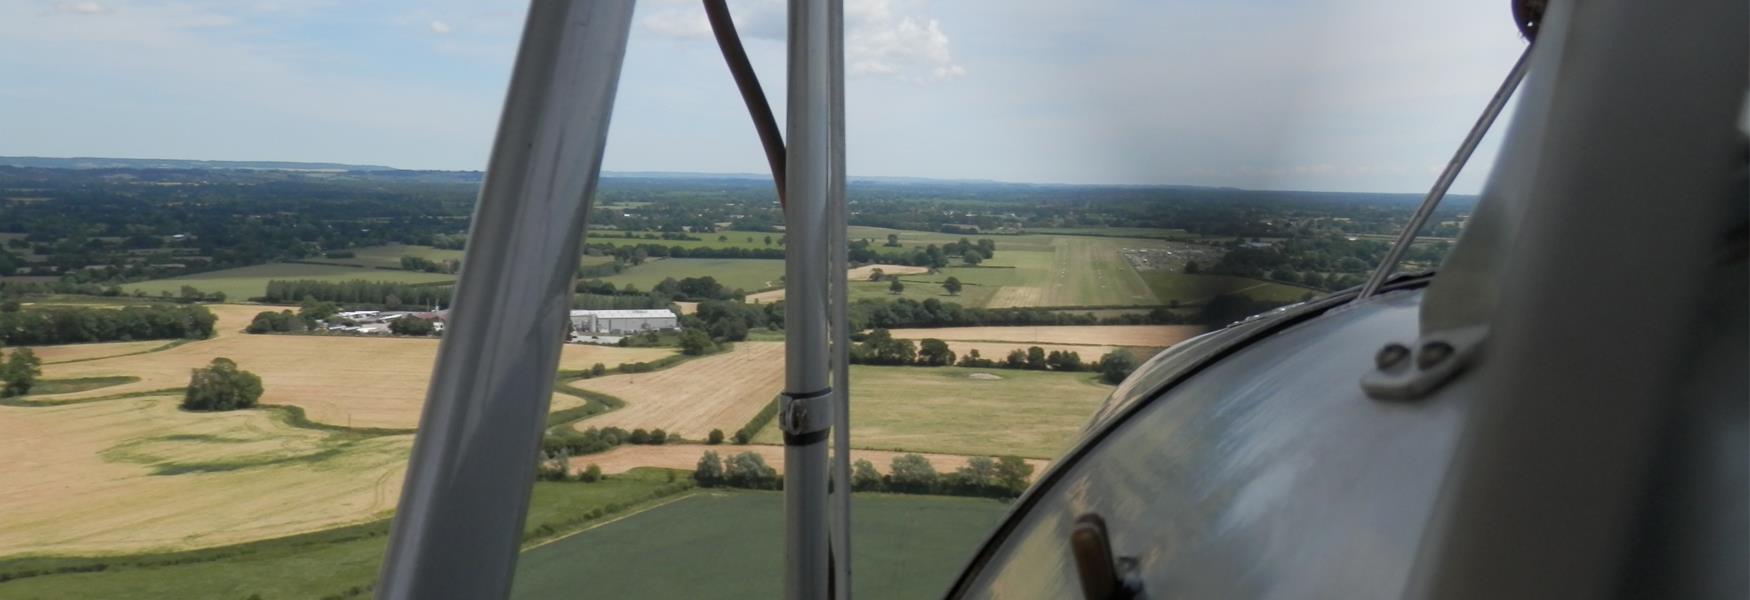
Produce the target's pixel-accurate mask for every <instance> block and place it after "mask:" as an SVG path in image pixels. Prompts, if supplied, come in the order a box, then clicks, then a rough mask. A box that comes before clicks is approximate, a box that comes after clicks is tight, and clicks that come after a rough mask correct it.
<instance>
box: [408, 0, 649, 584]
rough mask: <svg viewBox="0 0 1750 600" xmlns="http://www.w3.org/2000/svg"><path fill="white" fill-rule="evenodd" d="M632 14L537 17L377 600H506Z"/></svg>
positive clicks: (595, 9) (620, 9) (612, 0)
mask: <svg viewBox="0 0 1750 600" xmlns="http://www.w3.org/2000/svg"><path fill="white" fill-rule="evenodd" d="M632 4H633V3H632V0H599V1H595V2H576V3H572V2H533V3H532V4H531V5H530V7H529V16H528V21H527V23H526V24H525V25H524V29H523V36H522V45H521V47H520V49H519V50H518V51H517V58H516V66H515V68H514V69H513V71H512V73H511V79H510V89H509V91H508V92H507V93H506V95H505V101H504V113H503V116H502V117H501V118H500V120H499V124H498V135H497V137H496V139H495V140H494V141H493V145H492V158H491V160H490V162H488V163H487V166H486V179H485V181H484V182H483V183H482V184H481V187H480V202H479V203H478V204H477V205H476V206H475V207H474V218H473V225H472V227H471V229H470V230H469V241H468V249H467V254H466V255H465V257H464V259H463V264H465V265H468V266H467V268H465V269H463V270H462V274H461V277H460V280H459V281H458V282H457V284H456V292H455V300H454V301H453V303H452V305H451V314H452V315H453V318H452V319H451V320H450V323H451V327H450V329H449V331H446V332H445V335H444V339H443V343H442V344H440V345H439V347H438V358H437V364H436V366H435V367H434V368H433V371H432V377H431V389H430V391H428V392H427V394H426V400H425V411H424V414H423V415H421V417H420V420H419V433H418V434H417V436H416V437H415V438H414V441H413V456H412V458H411V460H410V461H409V463H408V466H407V477H406V483H405V485H404V486H403V488H402V491H401V501H400V504H399V508H398V509H397V510H396V512H395V521H394V524H393V525H392V526H391V528H390V530H389V551H388V555H387V556H386V557H385V558H384V560H383V566H382V570H381V571H380V573H379V576H378V584H377V589H376V597H377V598H395V599H400V598H419V599H425V598H503V597H506V596H508V595H509V594H510V586H511V576H512V574H513V573H514V571H515V567H516V560H517V549H518V547H519V546H520V544H521V542H522V531H523V527H522V525H523V517H524V515H525V513H526V512H527V510H528V505H529V493H530V489H531V487H532V485H533V482H534V480H535V461H534V460H533V459H534V457H535V456H536V453H537V452H539V450H540V443H541V428H542V424H543V423H544V421H545V419H546V416H547V408H548V406H547V405H548V402H549V401H550V400H551V398H552V394H553V375H554V372H555V371H556V370H557V369H558V366H559V350H560V344H561V340H560V339H559V335H558V332H559V326H560V324H561V323H563V322H564V321H565V319H566V315H567V313H568V311H569V310H570V308H571V294H572V281H573V279H574V278H575V275H576V270H577V254H578V248H579V246H580V245H581V243H582V241H583V232H584V227H585V219H586V217H587V216H588V215H589V207H590V201H591V198H592V197H593V196H594V193H595V186H596V181H597V176H598V175H599V174H600V171H601V162H602V150H603V147H604V146H605V145H606V143H607V136H608V118H609V114H610V113H611V112H612V109H613V104H614V90H615V87H616V85H617V84H618V83H619V79H620V66H621V62H622V58H623V57H624V56H625V53H626V38H627V33H628V32H629V31H630V30H631V26H632Z"/></svg>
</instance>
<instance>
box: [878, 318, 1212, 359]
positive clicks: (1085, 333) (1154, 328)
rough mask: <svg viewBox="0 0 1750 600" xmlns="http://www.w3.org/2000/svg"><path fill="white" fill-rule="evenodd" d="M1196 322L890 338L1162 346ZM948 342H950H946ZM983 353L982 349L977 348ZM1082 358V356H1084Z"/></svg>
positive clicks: (906, 332) (902, 332)
mask: <svg viewBox="0 0 1750 600" xmlns="http://www.w3.org/2000/svg"><path fill="white" fill-rule="evenodd" d="M1203 329H1204V328H1203V327H1201V326H1197V325H1045V326H1038V327H939V328H933V329H930V328H923V329H895V330H893V337H896V338H901V339H908V340H919V339H923V338H936V339H938V340H943V341H947V342H955V341H969V342H970V341H978V342H1010V343H1016V344H1028V345H1040V346H1043V345H1045V344H1060V345H1077V346H1133V347H1147V348H1165V347H1167V346H1171V345H1173V344H1177V343H1179V342H1182V341H1185V340H1188V339H1191V338H1192V337H1194V336H1196V335H1197V334H1200V333H1203ZM950 345H952V344H950ZM980 352H981V353H982V352H983V351H982V350H981V351H980ZM1083 358H1086V356H1085V355H1084V356H1083Z"/></svg>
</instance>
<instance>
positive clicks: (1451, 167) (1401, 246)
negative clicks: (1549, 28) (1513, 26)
mask: <svg viewBox="0 0 1750 600" xmlns="http://www.w3.org/2000/svg"><path fill="white" fill-rule="evenodd" d="M1531 46H1532V45H1531V44H1526V45H1525V50H1524V51H1523V52H1520V53H1519V60H1518V61H1517V62H1514V63H1513V69H1512V70H1510V71H1508V72H1507V79H1506V80H1504V81H1502V82H1501V87H1500V88H1497V89H1496V90H1495V95H1494V97H1492V98H1489V104H1488V106H1485V107H1483V114H1482V115H1480V116H1478V117H1477V122H1476V124H1475V125H1472V126H1471V128H1470V133H1468V134H1465V136H1464V142H1463V143H1460V144H1459V145H1458V151H1457V152H1454V153H1453V154H1452V160H1449V161H1447V162H1446V169H1445V170H1443V171H1441V172H1440V177H1439V178H1438V179H1435V180H1434V187H1433V188H1430V189H1429V190H1428V195H1427V196H1424V197H1423V198H1422V205H1421V206H1418V207H1416V214H1415V215H1413V216H1411V217H1410V222H1409V224H1408V225H1405V226H1404V229H1403V231H1400V232H1398V239H1397V241H1395V242H1393V243H1392V247H1391V250H1388V251H1386V253H1385V258H1384V259H1383V260H1381V261H1380V262H1379V266H1378V267H1376V268H1375V269H1374V270H1373V274H1372V275H1370V276H1368V277H1367V283H1366V284H1364V285H1362V286H1361V293H1360V294H1357V295H1356V296H1355V299H1356V300H1357V301H1359V300H1365V299H1367V297H1368V296H1372V295H1374V294H1375V293H1377V292H1379V287H1380V286H1382V285H1385V281H1386V279H1388V278H1390V277H1391V274H1392V271H1395V270H1397V267H1398V261H1399V260H1401V259H1403V257H1404V252H1407V251H1409V249H1410V243H1411V242H1414V241H1415V240H1416V235H1417V234H1419V233H1420V232H1421V231H1422V225H1424V224H1426V223H1427V222H1428V217H1429V216H1431V215H1433V214H1434V208H1435V207H1438V206H1440V200H1441V199H1442V198H1445V197H1446V190H1447V189H1449V188H1451V187H1452V182H1453V180H1455V179H1458V173H1459V171H1462V170H1464V164H1465V163H1466V162H1469V161H1470V155H1471V153H1472V152H1475V151H1476V149H1477V144H1480V143H1482V141H1483V134H1486V133H1488V132H1489V126H1490V125H1493V124H1494V123H1495V117H1498V116H1500V115H1501V109H1503V108H1505V107H1506V106H1507V99H1508V98H1511V97H1512V96H1513V90H1514V88H1517V87H1519V82H1520V81H1521V80H1524V79H1525V72H1526V71H1527V70H1528V69H1529V68H1530V67H1531V61H1530V60H1529V59H1530V57H1531Z"/></svg>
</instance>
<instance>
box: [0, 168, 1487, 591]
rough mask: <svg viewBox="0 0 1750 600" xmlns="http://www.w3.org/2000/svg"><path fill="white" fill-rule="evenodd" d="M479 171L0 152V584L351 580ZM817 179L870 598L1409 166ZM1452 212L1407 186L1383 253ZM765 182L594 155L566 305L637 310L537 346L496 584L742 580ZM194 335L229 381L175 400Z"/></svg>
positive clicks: (1309, 293)
mask: <svg viewBox="0 0 1750 600" xmlns="http://www.w3.org/2000/svg"><path fill="white" fill-rule="evenodd" d="M478 185H479V173H473V172H443V171H403V170H397V169H392V168H388V167H377V166H368V165H345V164H334V163H281V162H248V161H241V162H238V161H181V160H155V159H104V158H74V159H49V158H29V157H23V158H20V157H13V158H4V157H0V342H4V344H5V348H4V349H0V354H5V355H6V356H8V357H10V358H9V359H7V360H16V361H19V362H17V364H21V365H22V364H26V363H30V362H31V361H32V360H34V361H35V363H34V365H35V366H34V367H30V368H26V369H24V370H27V371H32V374H30V375H23V374H21V373H23V371H19V370H17V369H15V368H13V367H10V366H8V367H5V369H4V370H0V375H3V376H4V377H0V379H5V380H6V382H7V383H8V387H7V388H6V389H7V394H6V395H5V397H0V450H3V453H4V456H6V457H7V458H8V459H9V460H7V461H0V481H5V482H6V485H4V486H0V505H4V506H6V507H7V511H6V513H5V515H4V516H0V597H114V596H119V595H127V596H129V597H144V598H187V597H226V598H246V597H252V595H259V597H261V598H281V597H318V598H321V597H341V598H344V597H362V596H365V595H368V594H369V592H370V590H371V586H372V584H373V582H374V579H375V575H376V565H377V564H378V562H379V561H380V560H381V555H382V549H383V545H384V543H385V541H384V536H385V533H386V531H387V523H388V521H387V519H388V518H389V517H391V516H392V515H393V511H394V508H395V506H394V504H395V502H396V500H397V498H398V496H399V493H400V487H401V483H402V476H403V474H404V471H405V461H406V457H407V454H408V451H409V448H410V445H411V442H412V439H413V435H414V432H415V428H416V427H417V425H418V422H419V414H420V411H421V409H422V403H423V400H424V398H425V392H426V386H427V385H428V379H429V376H430V374H431V369H432V363H433V360H434V357H435V355H436V351H437V348H438V345H439V344H440V343H441V336H442V327H441V325H443V324H444V322H445V319H446V318H447V311H446V310H445V309H447V308H448V305H449V298H450V296H451V293H452V289H453V286H454V285H455V282H456V281H457V280H458V279H459V278H464V277H465V275H466V273H467V272H468V271H467V270H468V269H469V268H471V265H468V264H466V247H467V244H468V225H469V219H470V215H471V213H472V209H473V203H474V199H475V194H476V193H477V191H478ZM849 198H850V220H851V224H852V227H851V230H850V238H851V239H852V244H851V247H850V249H849V253H850V256H851V260H852V262H853V263H854V264H853V265H852V266H853V267H854V270H853V271H852V282H851V289H850V296H851V298H852V300H853V305H852V306H851V307H850V315H851V320H852V326H853V328H854V329H855V330H856V331H857V332H858V333H857V334H856V335H855V338H854V341H855V347H854V348H853V349H852V360H853V363H855V364H856V366H855V367H854V368H853V369H852V386H851V394H852V397H853V399H854V400H853V401H854V402H855V403H856V404H855V406H856V407H857V408H856V410H855V412H854V414H855V415H856V421H855V426H854V427H853V435H852V443H853V447H854V448H855V450H856V451H855V453H854V456H853V457H854V458H857V459H859V468H858V473H857V474H856V476H854V477H853V480H852V481H851V482H849V483H850V487H851V489H853V490H855V491H856V492H857V494H856V496H857V504H858V510H859V511H861V512H860V514H859V517H858V519H859V520H858V521H857V527H858V532H859V533H858V536H859V537H858V540H859V544H862V545H863V546H862V547H863V548H865V550H861V551H860V552H859V553H858V554H857V555H856V559H857V560H858V565H859V566H858V568H859V569H861V570H863V572H905V573H908V574H910V576H908V577H904V578H897V577H896V578H877V577H864V578H859V579H858V580H857V585H858V586H859V590H864V591H866V592H867V593H868V594H871V595H874V596H877V597H916V596H919V595H930V594H933V593H936V592H939V591H940V590H941V589H942V588H943V587H944V586H945V585H947V583H948V581H949V580H950V578H951V577H952V575H953V573H954V572H955V571H956V569H958V568H959V566H960V565H961V564H963V561H964V560H965V558H966V557H967V556H968V555H969V553H970V552H971V551H972V550H973V548H974V546H975V545H976V544H977V543H978V542H979V540H980V539H982V536H983V534H984V533H985V532H986V531H988V530H989V528H990V527H991V526H993V525H994V524H995V523H996V521H997V519H999V518H1000V517H1001V515H1002V514H1003V513H1004V512H1005V511H1006V510H1007V506H1006V504H1005V502H1006V501H1007V500H1008V499H1012V498H1013V497H1014V496H1015V495H1017V494H1019V493H1020V491H1021V490H1022V489H1024V488H1025V487H1026V485H1027V483H1028V482H1029V481H1030V480H1032V479H1033V478H1036V477H1037V476H1038V475H1039V473H1041V472H1042V470H1043V469H1044V468H1046V466H1048V465H1049V464H1050V463H1051V461H1052V460H1054V459H1055V458H1057V457H1058V456H1059V455H1060V454H1061V453H1062V452H1063V451H1064V450H1065V449H1066V448H1067V447H1069V445H1070V444H1071V443H1073V441H1074V440H1075V438H1076V436H1077V435H1078V433H1079V431H1080V428H1081V427H1082V426H1083V424H1084V423H1085V422H1086V420H1087V418H1088V416H1089V415H1090V414H1092V413H1093V412H1094V410H1095V409H1096V408H1097V407H1098V406H1099V404H1100V402H1101V401H1102V400H1103V399H1104V398H1105V397H1106V396H1107V395H1108V394H1110V392H1111V390H1112V389H1113V385H1114V384H1115V383H1116V382H1117V381H1119V380H1121V379H1122V378H1123V377H1124V376H1125V375H1126V374H1128V373H1129V371H1130V370H1131V369H1134V368H1135V367H1136V365H1137V364H1139V363H1141V362H1142V361H1145V360H1147V359H1148V358H1149V357H1151V356H1153V355H1154V354H1156V353H1158V352H1160V351H1162V350H1164V349H1167V348H1170V347H1172V346H1173V345H1174V344H1176V343H1178V342H1180V341H1183V340H1185V339H1187V338H1189V337H1192V336H1195V335H1197V334H1199V333H1202V332H1204V331H1208V330H1210V329H1214V328H1220V327H1224V326H1226V325H1227V324H1229V323H1231V322H1233V321H1235V320H1238V319H1241V318H1244V317H1246V316H1248V315H1252V314H1255V313H1258V312H1261V311H1265V310H1269V309H1271V308H1274V307H1278V306H1282V305H1285V304H1290V303H1294V302H1299V301H1303V300H1306V299H1309V298H1313V297H1317V296H1320V295H1323V294H1326V293H1329V292H1331V291H1335V290H1340V289H1344V288H1348V287H1352V286H1355V285H1358V284H1359V283H1360V282H1361V280H1362V278H1363V277H1365V275H1366V272H1367V270H1368V269H1369V268H1370V267H1371V266H1372V265H1373V264H1374V263H1376V262H1377V260H1378V258H1379V257H1380V256H1381V255H1382V254H1383V253H1384V251H1385V249H1386V247H1387V244H1388V239H1387V238H1388V236H1389V235H1391V234H1393V233H1395V232H1396V230H1397V228H1399V227H1401V226H1402V224H1403V223H1404V222H1405V220H1406V219H1407V218H1408V217H1409V215H1410V212H1411V210H1413V203H1414V200H1415V198H1413V197H1408V196H1399V195H1377V194H1333V193H1296V192H1257V191H1247V190H1238V189H1226V188H1198V187H1183V186H1068V185H1030V184H1029V185H1024V184H1007V183H1000V182H961V181H937V180H926V179H900V178H888V179H857V180H853V182H852V184H851V186H850V191H849ZM1468 211H1469V204H1468V203H1467V202H1463V201H1460V202H1450V201H1449V202H1448V203H1447V205H1446V206H1443V207H1442V208H1441V211H1440V212H1439V213H1437V215H1436V217H1435V218H1434V219H1432V220H1431V222H1430V226H1429V228H1428V230H1427V231H1426V233H1427V234H1428V236H1427V237H1426V238H1425V239H1424V241H1422V242H1420V243H1418V244H1417V245H1416V246H1415V247H1414V248H1412V250H1411V252H1410V255H1409V256H1408V259H1407V261H1406V263H1405V264H1406V268H1405V270H1409V271H1413V270H1416V269H1418V268H1426V267H1431V266H1432V265H1434V264H1437V262H1438V260H1439V259H1440V258H1441V257H1442V256H1443V255H1444V252H1445V251H1446V249H1447V247H1448V245H1449V243H1450V241H1449V240H1450V239H1451V238H1453V237H1455V236H1456V235H1457V233H1458V231H1460V230H1461V228H1462V226H1463V223H1464V220H1465V219H1466V218H1467V215H1468ZM781 217H782V215H781V213H780V212H779V210H778V206H777V202H776V199H775V196H774V194H773V191H772V187H771V183H770V181H769V179H766V178H763V177H755V176H737V175H695V174H683V173H640V174H610V175H609V176H607V177H605V178H604V179H603V181H602V184H601V188H600V191H599V194H598V197H596V198H595V199H594V208H593V210H592V211H591V213H590V223H589V225H590V230H589V234H588V236H587V239H586V240H585V248H584V249H583V251H582V252H581V253H580V255H579V256H578V257H577V258H578V263H577V269H576V284H575V295H574V299H573V308H575V309H578V310H582V311H601V310H641V311H657V312H661V311H668V312H669V313H671V315H672V316H671V317H670V318H672V319H673V322H674V326H672V327H667V326H663V327H656V328H651V329H649V330H645V331H640V332H629V333H624V334H616V335H612V336H608V338H609V339H608V340H606V341H604V340H603V339H600V338H599V337H597V336H581V335H578V336H572V337H571V339H572V341H573V342H575V343H568V344H566V345H565V348H564V354H563V358H562V361H561V364H560V371H559V373H558V375H557V378H556V380H555V393H554V395H553V398H552V404H551V410H550V414H549V418H548V420H547V423H546V425H547V427H546V433H545V439H544V442H543V448H542V454H541V456H539V457H531V460H538V461H539V462H540V465H541V473H542V474H541V479H542V480H541V481H539V482H537V483H536V488H535V490H536V491H535V497H534V501H533V504H532V505H531V509H530V513H529V517H528V523H527V526H526V528H525V539H526V545H525V551H524V556H523V559H522V561H521V562H520V565H519V569H520V573H519V576H518V580H517V589H516V595H517V596H518V597H551V596H554V595H564V594H565V593H566V592H567V591H568V590H576V589H581V587H582V586H584V585H585V582H587V585H588V586H589V587H590V588H591V589H592V590H593V591H596V592H598V593H606V594H608V595H611V596H612V595H639V594H642V595H646V596H651V597H672V596H686V595H696V594H697V592H698V590H701V589H707V588H708V589H712V590H714V591H713V593H712V594H708V595H719V596H729V597H749V596H760V597H765V596H771V595H773V594H775V593H777V592H776V590H777V584H778V583H779V582H778V580H777V579H776V577H775V576H774V577H764V576H748V575H749V573H750V572H753V573H758V572H766V571H771V572H773V573H774V574H775V571H776V570H777V569H778V564H777V561H778V560H779V559H778V555H779V553H778V551H777V548H778V545H779V544H781V542H780V541H779V540H780V538H778V537H777V529H776V523H777V515H778V508H777V506H778V503H779V496H778V495H777V494H776V493H774V492H772V491H770V490H771V489H773V488H774V487H775V486H776V477H777V476H778V474H779V473H781V469H782V466H783V465H782V463H781V460H780V459H781V454H782V453H781V451H779V450H780V448H779V447H778V445H779V444H780V443H781V439H780V436H779V434H778V432H777V429H776V426H775V424H773V423H772V417H773V413H774V411H775V405H774V404H773V397H774V395H776V394H777V393H778V391H779V390H780V388H781V387H782V373H783V361H782V352H781V345H780V344H779V343H778V342H779V341H780V340H782V336H783V330H782V328H783V305H782V297H783V293H782V290H783V288H784V285H785V282H784V281H783V260H782V259H783V256H784V250H785V245H786V239H785V229H784V227H783V226H782V218H781ZM590 314H596V313H590ZM558 325H559V324H555V326H556V327H557V326H558ZM556 334H557V332H556ZM585 338H591V339H585ZM25 349H28V351H26V350H25ZM21 355H22V356H26V358H25V359H17V358H16V357H18V356H21ZM32 355H34V357H35V358H34V359H32V358H29V357H30V356H32ZM7 360H0V365H10V364H13V363H10V362H7ZM220 361H229V362H230V363H232V365H233V366H232V367H224V368H225V369H230V368H234V369H235V370H238V371H242V372H245V373H247V374H249V375H250V376H252V377H253V378H254V379H253V381H254V383H253V384H252V385H254V386H255V389H254V397H251V398H250V399H249V401H248V402H247V403H244V404H242V405H239V406H235V407H232V406H226V407H225V408H226V409H224V410H208V409H205V408H198V407H191V406H190V405H189V404H188V398H191V397H193V396H194V393H193V392H191V391H190V390H191V386H195V385H196V383H197V382H196V381H195V380H198V379H199V377H195V378H192V379H191V375H190V374H191V371H194V370H196V369H212V368H217V367H215V366H214V365H221V364H222V363H221V362H220ZM33 369H34V370H33ZM218 372H221V371H215V373H218ZM222 372H223V373H231V372H232V371H222ZM215 377H217V376H215ZM13 379H19V380H20V381H24V385H23V389H19V388H18V387H17V386H13V385H11V383H10V382H11V381H12V380H13ZM215 381H217V380H215ZM226 381H230V380H226ZM236 381H241V382H243V383H242V384H239V385H240V387H239V388H238V389H244V388H248V387H249V385H251V384H249V383H248V382H249V381H250V380H249V377H241V378H239V379H236ZM221 391H223V392H226V393H231V392H234V391H236V390H232V389H224V390H221ZM203 393H204V392H203ZM227 397H229V396H227ZM707 453H709V454H707ZM862 460H867V461H868V462H867V463H863V462H861V461H862ZM633 548H645V549H649V548H662V549H666V550H664V551H665V552H670V553H674V552H679V554H671V555H670V556H668V557H667V558H668V559H669V560H671V561H672V560H683V561H685V563H686V564H689V565H694V566H695V567H696V568H693V569H691V570H689V571H688V572H687V573H685V574H677V571H676V570H673V569H667V568H665V569H664V571H663V573H662V574H661V575H662V576H661V577H658V576H656V574H655V573H653V572H652V569H654V568H655V565H654V563H652V562H650V561H637V560H627V558H626V557H627V556H628V555H633V554H636V552H635V551H633V550H629V549H633ZM683 555H684V556H683ZM616 561H618V562H616ZM666 564H672V563H666ZM865 586H867V589H866V590H865Z"/></svg>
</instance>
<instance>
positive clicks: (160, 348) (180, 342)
mask: <svg viewBox="0 0 1750 600" xmlns="http://www.w3.org/2000/svg"><path fill="white" fill-rule="evenodd" d="M210 339H213V338H210V337H209V338H202V339H198V340H197V339H191V338H179V339H174V340H170V341H169V342H167V343H165V344H164V345H162V346H158V347H155V348H147V349H145V350H141V351H138V352H124V353H121V354H111V355H109V356H93V357H90V358H75V359H71V360H56V361H49V362H45V363H43V366H48V365H70V364H73V363H82V362H90V361H94V360H109V359H112V358H121V357H123V356H139V355H141V354H151V353H153V352H163V351H165V350H169V349H171V348H175V347H177V346H181V345H183V344H187V343H190V342H204V341H207V340H210ZM145 341H151V340H112V341H108V342H89V344H114V343H117V342H145ZM65 345H70V346H83V345H87V344H65Z"/></svg>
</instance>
